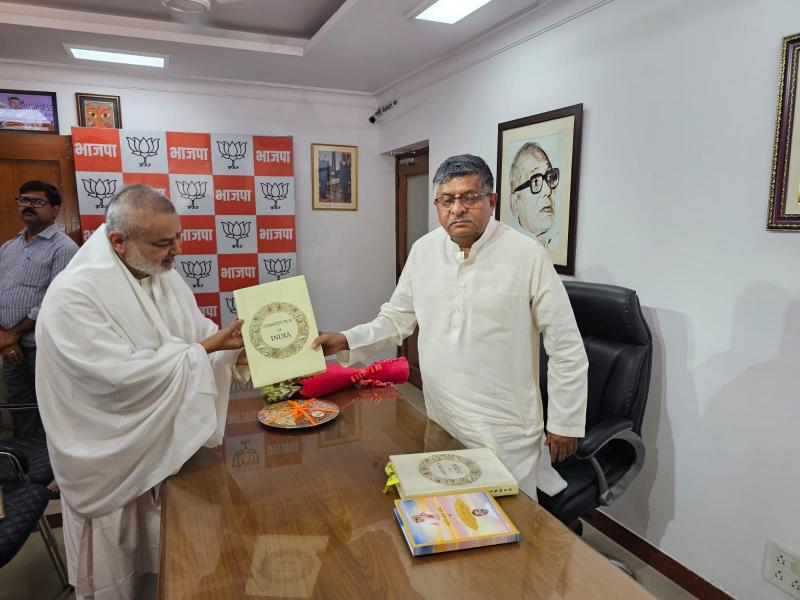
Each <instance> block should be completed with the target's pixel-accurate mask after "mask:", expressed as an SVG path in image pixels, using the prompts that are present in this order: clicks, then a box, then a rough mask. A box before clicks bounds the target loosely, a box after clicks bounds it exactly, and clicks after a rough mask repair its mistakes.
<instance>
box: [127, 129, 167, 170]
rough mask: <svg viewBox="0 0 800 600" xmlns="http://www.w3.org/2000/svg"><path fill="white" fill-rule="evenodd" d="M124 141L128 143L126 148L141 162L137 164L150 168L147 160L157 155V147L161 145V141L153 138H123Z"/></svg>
mask: <svg viewBox="0 0 800 600" xmlns="http://www.w3.org/2000/svg"><path fill="white" fill-rule="evenodd" d="M125 139H126V140H127V142H128V148H130V149H131V153H132V154H135V155H136V156H138V157H139V158H141V159H142V162H140V163H139V166H140V167H149V166H151V165H150V163H148V162H147V159H148V158H150V157H151V156H155V155H156V154H158V147H159V145H160V144H161V140H160V139H159V138H155V137H152V138H148V137H128V136H125Z"/></svg>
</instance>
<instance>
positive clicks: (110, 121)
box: [75, 93, 122, 129]
mask: <svg viewBox="0 0 800 600" xmlns="http://www.w3.org/2000/svg"><path fill="white" fill-rule="evenodd" d="M75 105H76V107H77V109H78V126H79V127H99V128H102V129H122V109H121V106H120V99H119V96H106V95H100V94H81V93H77V94H75Z"/></svg>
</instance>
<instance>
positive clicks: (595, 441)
mask: <svg viewBox="0 0 800 600" xmlns="http://www.w3.org/2000/svg"><path fill="white" fill-rule="evenodd" d="M611 440H622V441H624V442H626V443H627V444H628V445H629V446H630V447H631V448H632V449H633V452H634V458H633V463H632V464H631V466H630V467H629V468H628V470H627V471H626V472H625V474H624V475H623V476H622V477H620V478H619V479H618V480H617V481H616V482H615V483H614V485H613V486H611V487H609V486H608V481H607V480H606V474H605V473H604V472H603V467H602V466H601V465H600V463H599V461H598V460H597V458H596V457H595V454H596V453H597V451H598V450H600V449H601V448H602V447H603V446H605V445H606V444H607V443H608V442H610V441H611ZM575 455H576V457H577V458H578V459H579V460H587V461H589V464H590V465H592V468H593V469H594V473H595V476H596V477H597V491H598V494H597V499H598V502H600V504H602V505H603V506H608V505H609V504H611V503H612V502H614V500H616V499H617V498H619V497H620V496H621V495H622V494H624V493H625V490H626V489H628V486H629V485H630V484H631V482H632V481H633V480H634V479H636V476H637V475H638V474H639V471H641V470H642V466H643V465H644V455H645V449H644V442H643V441H642V438H641V437H639V435H638V434H636V433H634V432H633V422H632V421H631V420H630V419H621V418H615V419H607V420H605V421H602V422H600V423H598V424H597V425H595V426H594V427H592V428H591V429H590V430H589V431H588V433H587V434H586V437H584V438H583V439H582V440H581V441H580V442H579V443H578V450H577V451H576V453H575Z"/></svg>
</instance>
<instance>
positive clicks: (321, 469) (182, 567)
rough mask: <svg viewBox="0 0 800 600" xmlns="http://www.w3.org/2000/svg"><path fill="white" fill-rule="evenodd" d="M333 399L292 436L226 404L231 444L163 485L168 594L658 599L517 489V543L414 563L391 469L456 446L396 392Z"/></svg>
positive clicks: (508, 505)
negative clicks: (330, 414)
mask: <svg viewBox="0 0 800 600" xmlns="http://www.w3.org/2000/svg"><path fill="white" fill-rule="evenodd" d="M327 399H330V400H332V401H334V402H336V403H337V404H339V406H340V407H341V409H342V410H341V413H340V415H339V416H338V417H337V418H336V419H335V420H334V421H332V422H330V423H327V424H325V425H322V426H319V427H316V428H312V429H308V430H299V431H290V432H287V431H282V430H277V429H268V428H266V427H264V426H262V425H261V424H260V423H258V421H257V419H256V414H257V413H258V410H259V409H260V408H261V407H262V406H263V404H262V401H261V399H260V398H257V397H256V398H254V397H251V398H239V399H232V400H231V404H230V408H229V411H228V424H227V428H226V436H225V441H224V445H223V446H222V447H220V448H218V449H216V450H211V449H206V448H204V449H202V450H200V451H199V452H198V453H197V454H196V455H195V456H194V457H193V458H192V459H191V460H189V461H188V462H187V463H186V464H185V465H184V467H183V468H182V469H181V471H180V473H178V474H177V475H175V476H174V477H172V478H170V479H169V480H168V482H167V485H166V488H165V492H164V493H165V497H164V505H163V513H162V524H161V538H162V539H161V574H160V577H159V597H160V598H162V599H164V600H175V599H182V600H189V599H200V598H203V599H213V600H227V599H237V600H238V599H241V598H341V599H348V600H349V599H354V598H379V599H383V598H402V599H406V598H409V599H412V598H413V599H423V598H426V599H427V598H430V599H434V598H435V599H437V600H438V599H442V598H459V599H461V598H498V599H499V598H502V599H507V598H536V599H550V598H553V599H555V598H569V599H570V600H581V599H586V600H598V599H606V598H624V599H625V600H637V599H639V598H652V596H650V594H648V593H647V592H646V591H645V590H644V589H643V588H642V587H640V586H639V585H638V584H637V583H635V582H634V581H633V580H631V579H630V578H628V577H627V576H626V575H624V574H623V573H622V572H621V571H619V570H618V569H616V568H615V567H613V566H612V565H611V564H610V563H609V562H608V561H607V560H606V559H605V558H604V557H602V556H601V555H600V554H598V553H597V552H595V551H594V550H593V549H591V548H590V547H589V546H587V545H586V544H585V543H584V542H583V541H582V540H581V539H580V538H578V537H577V536H575V535H574V534H573V533H572V532H571V531H569V530H568V529H567V528H566V527H564V526H563V525H562V524H561V523H560V522H559V521H557V520H556V519H554V518H553V517H552V516H550V515H549V513H547V512H546V511H545V510H544V509H542V508H540V507H539V505H538V504H536V503H535V502H533V501H532V500H531V499H530V498H528V497H527V496H526V495H525V494H522V493H520V494H519V495H518V496H511V497H505V498H499V499H498V501H499V502H500V505H501V506H502V507H503V509H504V510H505V511H506V513H507V514H508V515H509V517H511V519H512V520H513V521H514V523H515V524H516V525H517V527H518V528H519V530H520V532H521V533H522V540H521V541H520V542H519V543H516V544H505V545H501V546H493V547H484V548H477V549H472V550H461V551H456V552H449V553H444V554H437V555H430V556H423V557H418V558H414V557H413V556H412V555H411V552H410V551H409V549H408V546H406V542H405V539H404V538H403V534H402V533H401V531H400V528H399V526H398V525H397V523H396V521H395V519H394V516H393V510H392V509H393V506H394V505H393V502H394V500H395V498H397V495H396V493H394V492H392V493H391V494H387V495H384V494H383V493H382V489H383V485H384V483H385V480H386V476H385V474H384V471H383V468H384V465H385V464H386V462H387V460H388V456H389V454H400V453H410V452H422V451H431V450H442V449H449V448H456V447H460V444H458V443H457V442H455V441H454V440H453V439H452V438H450V436H448V435H447V434H446V433H445V432H444V431H443V430H442V429H441V428H439V427H438V426H437V425H436V424H435V423H433V422H431V421H429V420H428V419H427V418H426V417H425V415H423V414H422V413H420V412H419V411H418V410H416V409H415V408H414V407H413V406H412V405H411V404H409V403H408V402H407V401H406V400H405V399H404V398H403V397H402V396H401V395H400V394H399V393H398V392H397V391H395V390H394V389H391V388H389V389H386V388H384V389H363V390H351V391H348V392H343V393H341V394H338V395H335V396H331V397H329V398H327Z"/></svg>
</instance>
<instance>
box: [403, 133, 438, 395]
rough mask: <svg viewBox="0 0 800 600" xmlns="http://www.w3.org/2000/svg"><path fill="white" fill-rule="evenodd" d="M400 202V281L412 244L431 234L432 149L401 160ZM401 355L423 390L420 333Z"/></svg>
mask: <svg viewBox="0 0 800 600" xmlns="http://www.w3.org/2000/svg"><path fill="white" fill-rule="evenodd" d="M396 172H397V200H396V204H395V206H396V218H395V222H396V239H397V249H396V253H395V254H396V264H397V278H398V279H399V278H400V273H401V272H402V271H403V266H405V264H406V259H407V258H408V253H409V251H410V250H411V246H412V244H413V243H414V242H415V241H417V239H419V238H420V237H422V236H423V235H425V234H426V233H428V209H429V206H430V193H429V189H430V185H429V182H428V149H427V148H424V149H422V150H416V151H414V152H411V153H408V154H404V155H401V156H398V157H397V167H396ZM400 356H405V357H406V358H407V359H408V364H409V365H410V367H411V375H410V377H409V381H410V382H411V383H412V384H414V385H415V386H417V387H418V388H420V389H421V388H422V376H421V375H420V371H419V352H418V351H417V331H415V332H414V334H413V335H412V336H411V337H409V338H407V339H406V340H405V341H404V342H403V345H402V347H401V348H400Z"/></svg>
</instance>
